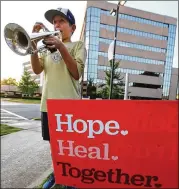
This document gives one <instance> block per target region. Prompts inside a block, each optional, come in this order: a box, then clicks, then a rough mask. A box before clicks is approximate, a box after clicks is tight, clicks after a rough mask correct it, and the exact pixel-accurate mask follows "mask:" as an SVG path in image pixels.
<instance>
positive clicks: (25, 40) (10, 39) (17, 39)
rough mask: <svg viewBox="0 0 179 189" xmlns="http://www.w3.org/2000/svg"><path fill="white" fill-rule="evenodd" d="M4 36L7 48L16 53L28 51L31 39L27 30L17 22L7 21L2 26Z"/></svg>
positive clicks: (26, 52)
mask: <svg viewBox="0 0 179 189" xmlns="http://www.w3.org/2000/svg"><path fill="white" fill-rule="evenodd" d="M4 38H5V41H6V43H7V45H8V46H9V48H10V49H11V50H12V51H13V52H15V53H16V54H18V55H21V56H25V55H27V54H28V53H29V50H30V46H31V40H30V37H29V35H28V34H27V32H26V31H25V30H24V29H23V28H22V27H21V26H19V25H18V24H15V23H9V24H7V25H6V26H5V28H4Z"/></svg>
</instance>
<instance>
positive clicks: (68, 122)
mask: <svg viewBox="0 0 179 189" xmlns="http://www.w3.org/2000/svg"><path fill="white" fill-rule="evenodd" d="M55 116H56V117H57V118H56V120H57V129H56V131H60V132H63V130H62V128H61V125H62V124H65V125H68V130H67V132H74V131H73V129H72V120H71V118H72V117H73V115H71V114H66V117H67V118H68V121H67V122H61V116H62V114H55Z"/></svg>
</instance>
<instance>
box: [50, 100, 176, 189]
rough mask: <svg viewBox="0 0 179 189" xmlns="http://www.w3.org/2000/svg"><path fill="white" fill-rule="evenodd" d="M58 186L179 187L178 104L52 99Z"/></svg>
mask: <svg viewBox="0 0 179 189" xmlns="http://www.w3.org/2000/svg"><path fill="white" fill-rule="evenodd" d="M47 106H48V118H49V128H50V138H51V142H50V143H51V150H52V158H53V165H54V173H55V179H56V183H57V184H64V185H68V186H74V187H77V188H177V187H178V102H177V101H134V100H99V101H98V100H48V101H47Z"/></svg>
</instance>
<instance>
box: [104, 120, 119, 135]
mask: <svg viewBox="0 0 179 189" xmlns="http://www.w3.org/2000/svg"><path fill="white" fill-rule="evenodd" d="M110 124H114V126H111V125H110ZM110 129H113V130H114V129H117V131H116V132H113V133H112V132H111V131H110ZM105 131H106V133H108V134H109V135H117V134H118V133H119V123H118V122H117V121H112V120H111V121H108V122H107V123H106V125H105Z"/></svg>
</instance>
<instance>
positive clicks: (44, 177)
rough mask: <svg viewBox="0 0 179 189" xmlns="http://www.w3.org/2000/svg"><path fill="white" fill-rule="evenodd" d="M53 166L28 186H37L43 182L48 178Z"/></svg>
mask: <svg viewBox="0 0 179 189" xmlns="http://www.w3.org/2000/svg"><path fill="white" fill-rule="evenodd" d="M52 171H53V168H50V169H48V170H47V171H45V172H44V173H43V174H42V175H41V176H40V177H39V178H38V179H37V180H36V181H34V182H33V183H32V184H31V185H29V186H28V187H26V188H31V189H32V188H36V187H38V186H39V185H40V184H42V182H43V180H44V179H46V178H47V177H48V176H49V174H50V173H52Z"/></svg>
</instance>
